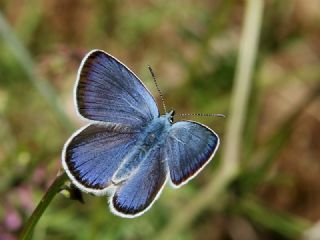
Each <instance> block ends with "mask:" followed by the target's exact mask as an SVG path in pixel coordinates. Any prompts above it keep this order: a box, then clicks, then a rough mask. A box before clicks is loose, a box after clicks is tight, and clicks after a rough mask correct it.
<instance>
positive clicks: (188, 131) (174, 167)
mask: <svg viewBox="0 0 320 240" xmlns="http://www.w3.org/2000/svg"><path fill="white" fill-rule="evenodd" d="M218 146H219V137H218V135H217V134H216V133H214V132H213V131H212V130H211V129H209V128H208V127H205V126H203V125H201V124H199V123H196V122H191V121H181V122H177V123H175V124H173V125H172V127H171V129H170V132H169V134H168V137H167V141H166V145H165V148H164V151H165V158H166V162H167V164H168V168H169V172H170V179H171V182H172V183H173V185H174V186H177V187H178V186H180V185H182V184H184V183H186V182H187V181H188V180H190V179H191V178H192V177H193V176H195V175H196V174H197V173H198V172H199V170H200V169H201V168H202V167H203V166H204V165H205V164H207V163H208V162H209V161H210V160H211V158H212V157H213V155H214V153H215V151H216V149H217V148H218Z"/></svg>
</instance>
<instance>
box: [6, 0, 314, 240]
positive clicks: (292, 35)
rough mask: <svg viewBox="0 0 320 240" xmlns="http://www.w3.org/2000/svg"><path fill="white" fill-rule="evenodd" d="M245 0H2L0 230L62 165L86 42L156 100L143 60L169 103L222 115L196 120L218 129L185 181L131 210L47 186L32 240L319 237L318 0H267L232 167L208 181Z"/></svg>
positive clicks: (14, 229)
mask: <svg viewBox="0 0 320 240" xmlns="http://www.w3.org/2000/svg"><path fill="white" fill-rule="evenodd" d="M248 2H249V1H236V0H205V1H197V0H185V1H169V0H153V1H146V0H136V1H125V0H123V1H112V0H106V1H90V0H82V1H76V0H68V1H56V0H45V1H40V0H28V1H27V0H1V1H0V196H1V198H0V239H1V240H2V239H3V240H7V239H8V240H12V239H17V238H18V236H19V233H20V232H21V230H22V228H23V226H24V224H25V223H26V221H27V219H28V217H29V216H30V215H31V213H32V212H33V210H34V208H35V207H36V206H37V204H38V203H39V201H40V200H41V198H42V196H43V195H44V193H45V192H46V190H47V188H48V187H49V185H50V184H51V183H52V181H53V180H54V179H55V177H56V175H57V173H58V171H59V169H60V167H61V160H60V154H61V150H62V147H63V144H64V142H65V141H66V139H67V138H68V137H69V136H70V135H71V134H72V132H73V131H74V130H75V129H77V128H79V127H80V126H83V125H84V124H85V122H83V121H81V120H80V119H79V118H78V117H77V115H76V114H75V108H74V105H73V95H72V94H73V92H72V89H73V85H74V83H75V79H76V73H77V69H78V66H79V63H80V61H81V59H82V57H83V56H84V55H85V54H86V53H87V52H88V51H90V50H91V49H95V48H99V49H103V50H105V51H107V52H108V53H110V54H112V55H114V56H116V57H117V58H118V59H120V60H121V61H122V62H124V63H125V64H126V65H127V66H129V67H130V68H131V69H132V70H133V71H134V72H135V73H136V74H137V75H138V76H139V77H140V78H141V79H142V81H143V82H144V83H145V84H146V86H147V87H148V88H149V89H150V91H151V92H152V93H153V94H154V96H156V98H157V100H160V99H159V96H158V94H157V91H156V88H155V86H154V84H153V82H152V78H151V75H150V73H149V71H148V69H147V65H151V66H152V68H153V70H154V72H155V74H156V77H157V79H158V84H159V85H160V87H161V89H162V91H163V93H164V97H165V101H166V104H167V106H168V108H171V109H175V110H176V112H177V113H223V114H225V115H226V116H227V118H226V119H222V118H199V117H195V118H193V120H195V121H200V122H202V123H204V124H207V125H208V126H209V127H211V128H212V129H214V130H215V131H216V132H217V133H218V134H219V135H220V137H221V147H220V149H219V151H218V153H217V155H216V157H215V158H214V160H213V161H212V162H211V163H210V164H209V165H208V166H207V167H206V168H205V169H204V170H203V171H202V172H201V173H200V174H199V175H198V176H197V177H196V178H195V179H194V180H192V181H191V182H190V183H189V184H187V185H185V186H183V187H182V188H180V189H178V190H173V189H172V188H170V187H166V188H165V189H164V191H163V193H162V195H161V197H160V198H159V200H158V201H157V202H156V203H155V204H154V205H153V207H152V208H151V209H150V210H149V211H148V212H147V213H146V214H144V215H143V216H141V217H139V218H136V219H122V218H119V217H116V216H114V215H112V214H111V213H110V211H109V209H108V207H107V198H106V197H93V196H90V195H87V194H84V195H83V197H84V201H85V203H84V204H81V203H80V202H79V201H73V200H70V199H68V198H66V197H65V196H64V195H62V194H58V195H57V196H56V197H55V198H54V199H53V201H52V202H51V204H50V205H49V207H48V208H47V209H46V211H45V213H44V215H43V216H42V218H41V219H40V221H39V223H38V225H37V226H36V228H35V231H34V234H33V237H34V239H156V238H158V239H159V238H161V239H169V238H172V239H208V240H209V239H210V240H211V239H213V240H215V239H217V240H218V239H234V240H238V239H239V240H243V239H245V240H255V239H262V240H263V239H266V240H267V239H308V240H313V239H320V222H318V220H319V219H320V187H319V184H320V124H319V122H320V102H319V100H320V99H319V93H320V90H319V89H320V1H319V0H281V1H279V0H266V1H264V11H263V16H262V23H261V25H260V26H259V31H260V33H261V35H260V41H259V45H258V49H257V55H256V56H255V62H254V67H253V72H252V77H250V87H249V89H248V91H249V92H248V101H247V102H246V105H245V107H244V108H243V109H244V111H240V114H241V116H243V119H244V128H243V130H242V132H241V138H240V142H239V141H238V142H239V144H240V145H239V147H240V148H239V150H240V151H239V153H238V154H237V156H236V160H237V163H236V164H237V166H238V167H239V168H238V170H239V171H237V172H236V173H235V174H234V177H233V178H232V179H231V178H230V179H229V181H228V182H227V184H225V185H223V187H222V191H221V193H220V192H219V194H216V193H214V189H213V190H212V189H210V186H211V185H212V186H215V185H214V182H215V181H219V179H215V177H216V176H219V171H221V170H220V168H219V167H220V166H221V165H223V162H224V161H225V159H224V158H223V153H224V150H225V149H226V147H227V146H226V145H227V144H226V135H227V134H226V131H227V130H226V129H227V128H228V123H230V118H231V117H232V116H233V115H232V113H231V112H230V111H231V110H230V109H231V108H230V106H231V105H232V99H234V97H235V96H234V91H233V89H234V88H233V87H234V86H235V84H233V83H234V82H235V79H237V76H236V72H237V71H236V69H237V66H238V65H239V64H241V61H239V60H238V57H239V46H240V42H241V34H242V31H243V26H244V19H245V14H246V6H247V4H248ZM243 54H244V55H246V53H243ZM240 84H241V83H240ZM158 102H159V101H158ZM159 106H161V105H160V104H159ZM162 112H163V111H162ZM176 120H179V119H176ZM229 127H230V126H229ZM226 161H228V159H227V160H226ZM208 186H209V187H208ZM211 194H212V195H211Z"/></svg>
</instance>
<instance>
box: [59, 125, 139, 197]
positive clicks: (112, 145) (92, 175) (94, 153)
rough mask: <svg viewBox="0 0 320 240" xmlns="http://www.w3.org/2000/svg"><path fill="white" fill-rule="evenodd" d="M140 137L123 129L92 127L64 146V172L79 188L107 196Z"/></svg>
mask: <svg viewBox="0 0 320 240" xmlns="http://www.w3.org/2000/svg"><path fill="white" fill-rule="evenodd" d="M137 134H138V133H137V132H135V131H132V130H131V129H129V128H124V127H122V126H117V125H112V124H90V125H88V126H86V127H85V128H83V129H80V131H78V132H77V133H75V134H74V136H72V137H71V138H70V140H69V141H68V142H67V143H66V144H65V148H64V151H63V156H62V159H63V166H64V169H65V170H66V172H67V174H68V176H69V177H70V178H71V179H72V180H73V182H74V183H75V185H76V186H77V187H79V188H80V189H82V190H84V191H86V192H91V193H94V194H97V195H101V194H104V193H105V191H106V189H107V188H108V187H109V186H111V184H112V183H111V178H112V176H113V174H114V173H115V171H116V170H117V169H118V167H119V166H120V164H121V162H122V160H123V159H124V157H125V156H126V155H127V154H128V152H129V151H130V149H132V148H134V144H135V142H136V140H137Z"/></svg>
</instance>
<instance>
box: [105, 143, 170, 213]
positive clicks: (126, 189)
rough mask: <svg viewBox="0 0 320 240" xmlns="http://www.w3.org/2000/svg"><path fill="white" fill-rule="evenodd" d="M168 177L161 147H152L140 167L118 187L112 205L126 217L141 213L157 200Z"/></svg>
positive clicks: (113, 208)
mask: <svg viewBox="0 0 320 240" xmlns="http://www.w3.org/2000/svg"><path fill="white" fill-rule="evenodd" d="M166 179H167V170H166V165H165V164H164V161H163V154H162V151H161V148H160V147H155V148H153V149H151V150H150V151H149V152H148V153H147V155H146V156H145V159H144V161H142V162H141V164H140V166H139V169H138V170H137V171H136V172H135V173H134V174H133V175H132V176H131V177H130V178H128V179H127V180H126V181H124V182H123V183H121V184H120V186H119V187H118V188H117V189H116V191H115V194H114V196H113V198H112V199H111V202H110V205H111V209H112V210H113V212H114V213H115V214H117V215H120V216H124V217H135V216H138V215H141V214H142V213H143V212H145V211H146V210H147V209H148V208H149V207H151V205H152V203H153V202H154V201H155V199H156V198H157V196H158V195H159V194H160V192H161V190H162V188H163V186H164V184H165V182H166Z"/></svg>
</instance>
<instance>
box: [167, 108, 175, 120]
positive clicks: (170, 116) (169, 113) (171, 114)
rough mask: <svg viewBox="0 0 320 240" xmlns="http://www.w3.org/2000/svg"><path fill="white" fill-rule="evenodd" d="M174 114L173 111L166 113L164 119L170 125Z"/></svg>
mask: <svg viewBox="0 0 320 240" xmlns="http://www.w3.org/2000/svg"><path fill="white" fill-rule="evenodd" d="M174 114H175V111H174V110H171V111H170V112H168V113H166V117H167V118H168V120H169V122H170V123H173V117H174Z"/></svg>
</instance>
